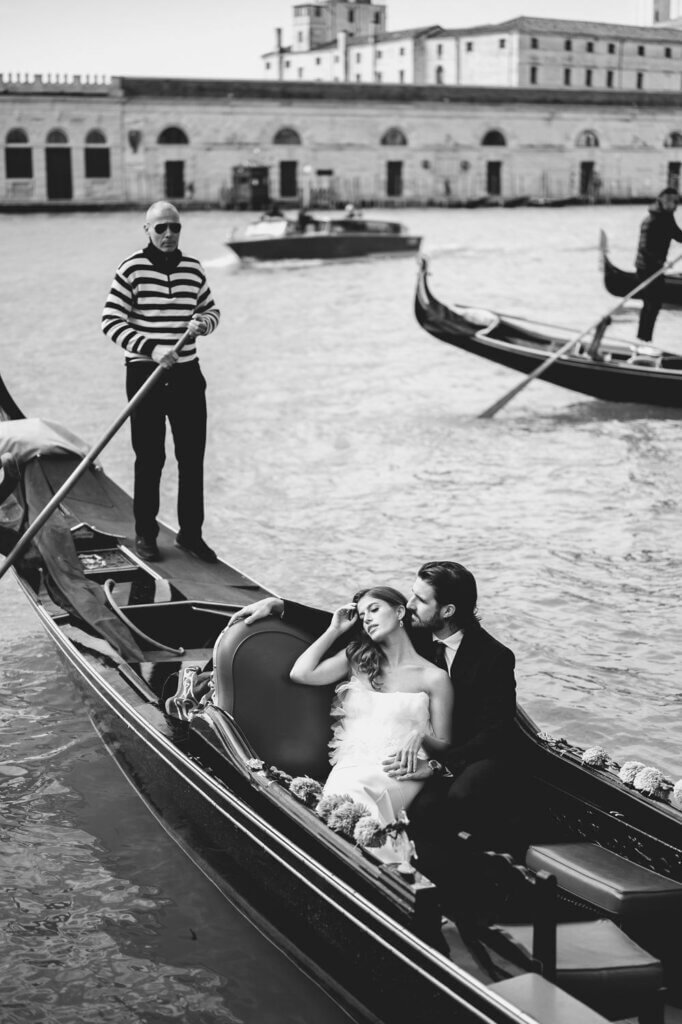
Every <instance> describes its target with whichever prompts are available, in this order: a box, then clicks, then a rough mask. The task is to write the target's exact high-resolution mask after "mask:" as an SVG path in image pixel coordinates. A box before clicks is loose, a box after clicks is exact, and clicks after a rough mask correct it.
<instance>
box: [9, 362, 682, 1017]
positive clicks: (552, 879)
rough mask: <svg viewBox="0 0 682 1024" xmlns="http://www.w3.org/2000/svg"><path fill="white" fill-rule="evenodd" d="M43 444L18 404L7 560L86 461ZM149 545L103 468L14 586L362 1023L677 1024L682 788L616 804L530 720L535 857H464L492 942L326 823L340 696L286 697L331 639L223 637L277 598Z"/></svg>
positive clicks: (247, 898)
mask: <svg viewBox="0 0 682 1024" xmlns="http://www.w3.org/2000/svg"><path fill="white" fill-rule="evenodd" d="M40 426H41V423H40V421H39V420H25V419H24V418H23V417H22V414H21V411H20V409H19V408H18V406H17V405H16V404H15V402H14V401H13V399H12V397H11V395H10V394H9V392H8V391H7V389H6V387H5V386H4V384H3V383H2V381H1V380H0V455H3V459H2V461H0V468H1V473H0V475H4V479H2V480H0V501H1V504H0V544H1V545H2V550H3V551H5V552H7V551H8V550H9V548H10V546H11V545H13V544H15V542H16V539H17V538H18V537H20V536H21V535H22V533H23V531H24V530H25V528H26V525H27V523H30V522H32V521H33V520H34V519H35V518H36V516H37V515H38V514H39V511H40V509H41V508H43V507H44V506H45V504H46V501H47V499H49V497H50V496H51V495H52V494H53V493H55V491H58V489H59V488H60V487H61V486H62V483H63V481H65V480H71V479H72V477H73V474H74V466H75V464H77V461H78V457H77V456H76V455H73V454H69V452H68V445H67V446H66V451H65V450H63V449H61V448H60V446H59V444H56V445H55V444H54V443H53V442H52V440H50V441H46V442H45V443H44V444H42V445H37V444H36V443H34V444H33V446H32V448H31V450H30V452H29V451H26V449H25V448H24V449H22V448H21V445H20V444H19V442H18V440H17V438H19V440H20V439H21V437H23V436H24V435H25V433H26V430H27V428H28V427H30V428H31V430H32V432H33V434H32V436H33V437H34V438H35V435H36V433H37V434H38V436H39V435H40ZM50 428H51V429H50V432H49V433H50V437H51V438H53V436H54V429H55V428H54V425H53V424H50ZM71 436H73V435H71ZM36 453H37V457H36ZM133 531H134V527H133V517H132V502H131V499H130V498H129V496H128V495H127V494H126V493H125V492H124V491H122V490H121V489H120V488H119V487H118V486H117V485H116V484H115V483H114V482H113V481H112V480H110V479H109V477H108V476H107V474H106V473H105V472H104V470H103V469H102V468H101V467H99V466H94V465H90V466H89V467H88V469H87V471H86V472H85V473H83V475H81V476H80V478H78V479H77V481H76V482H75V483H74V484H73V486H72V489H71V490H70V492H69V493H68V494H67V495H66V496H64V497H63V498H62V500H61V503H60V504H59V506H58V508H57V509H56V510H55V512H54V513H53V515H52V516H51V517H50V518H49V519H48V520H47V521H46V522H45V524H44V525H43V526H42V528H41V529H40V530H39V531H38V532H37V533H36V534H35V536H34V539H33V541H32V543H31V545H30V547H27V548H26V549H25V552H24V554H23V555H22V556H21V557H20V558H16V560H15V561H14V564H13V567H12V571H13V572H14V573H15V575H16V579H17V580H18V583H19V586H20V588H21V590H22V591H23V593H24V595H25V596H26V598H27V599H28V601H29V603H30V605H31V606H32V607H33V609H34V610H35V612H36V613H37V616H38V618H39V620H40V622H41V623H42V625H43V627H44V628H45V630H46V632H47V634H48V636H49V637H50V639H51V640H52V641H53V642H54V645H55V648H56V651H57V653H58V655H59V656H60V658H61V659H62V661H63V663H64V666H65V669H66V671H67V673H68V675H69V676H70V677H71V678H72V679H73V681H74V683H75V685H76V686H77V687H78V689H79V690H80V692H81V693H82V695H83V699H84V701H85V703H86V705H87V707H88V708H89V711H90V715H91V719H92V721H93V723H94V725H95V728H96V729H97V731H98V733H99V735H100V736H101V738H102V740H103V742H104V743H105V744H106V746H107V748H108V750H109V751H110V752H111V753H112V755H113V757H114V758H115V761H116V763H117V764H118V765H119V767H120V768H121V769H122V771H123V772H124V774H125V776H126V777H127V778H128V779H129V780H130V782H131V783H132V785H133V786H134V787H135V789H136V791H137V792H138V793H139V794H140V796H141V797H142V798H143V800H144V801H145V803H146V804H147V805H148V807H149V808H150V810H151V811H152V812H153V813H154V814H155V815H156V817H157V818H158V819H159V820H160V821H161V822H162V823H163V824H164V826H165V828H166V829H167V831H168V832H169V834H170V835H171V836H172V837H173V838H174V839H175V841H176V842H178V843H179V844H180V846H181V847H182V848H183V849H184V850H185V851H186V853H187V854H188V856H189V857H191V858H192V860H193V861H194V862H195V863H196V864H197V865H198V866H199V867H200V868H201V869H202V870H203V871H204V872H205V873H206V875H207V876H208V877H209V878H210V879H211V880H212V881H213V882H214V884H215V885H216V887H217V888H218V889H219V890H220V892H222V893H223V894H224V895H225V896H226V897H227V898H229V899H231V900H233V901H235V902H236V903H237V904H238V905H239V906H241V907H243V909H244V910H245V912H246V913H248V914H249V915H250V916H251V917H252V918H253V919H255V920H257V921H258V922H259V923H261V924H262V925H263V927H265V928H266V929H267V930H268V932H269V934H270V935H271V936H272V937H273V939H274V940H275V941H276V942H277V943H278V944H279V945H280V946H281V947H282V948H283V949H285V950H286V951H287V952H288V953H289V955H291V956H292V957H293V958H294V959H295V960H296V961H297V962H298V963H299V964H300V965H301V967H302V969H303V970H305V971H306V972H308V973H309V974H310V975H312V976H313V977H315V978H316V979H317V980H319V981H321V982H322V983H323V984H324V986H325V987H326V988H327V989H328V991H330V992H331V993H333V994H334V996H335V997H336V998H337V999H338V1000H339V1001H340V1002H341V1003H342V1004H343V1005H344V1006H345V1007H346V1008H347V1009H348V1011H349V1013H350V1015H351V1017H352V1019H354V1020H356V1021H370V1020H371V1021H374V1022H375V1024H377V1022H380V1021H383V1022H386V1024H402V1022H403V1021H405V1022H408V1021H409V1022H413V1021H419V1022H421V1021H425V1022H426V1021H428V1022H429V1024H451V1022H453V1021H457V1022H472V1024H473V1022H477V1024H481V1022H483V1024H530V1022H531V1021H532V1020H535V1021H540V1022H544V1024H550V1022H551V1024H557V1022H558V1021H559V1020H570V1021H571V1022H572V1024H598V1022H599V1021H603V1020H604V1017H603V1016H602V1013H606V1014H607V1015H608V1016H609V1017H610V1018H611V1019H615V1018H616V1016H620V1017H623V1016H629V1015H634V1014H639V1015H640V1017H641V1020H642V1021H645V1020H647V1019H648V1020H650V1021H659V1022H660V1021H661V1020H662V1017H661V1016H660V1014H661V1009H662V1005H663V1003H662V1000H663V998H664V993H665V992H666V991H668V995H667V996H665V998H667V999H668V1004H669V1005H668V1009H667V1012H672V1011H671V1005H672V1000H671V997H670V994H669V992H670V986H671V985H672V986H674V984H675V979H677V978H678V977H679V973H680V972H679V966H680V956H681V954H680V945H679V939H678V928H677V922H678V921H679V916H680V910H681V909H682V902H681V897H682V813H681V812H680V810H679V809H678V806H677V803H676V801H677V800H678V797H680V799H682V794H680V793H679V792H678V789H679V787H678V788H675V789H673V788H671V785H670V784H668V783H666V782H663V781H661V782H660V784H659V787H658V789H657V791H656V793H655V794H654V793H653V792H652V794H651V795H647V794H646V793H644V792H643V791H642V790H641V788H640V789H638V788H637V787H636V785H634V786H633V785H628V784H627V783H626V782H624V781H622V780H621V778H620V777H619V775H618V773H617V772H616V770H615V768H616V767H617V766H615V767H614V765H613V764H610V763H608V764H607V763H605V762H599V761H598V760H595V759H594V757H593V758H592V761H591V762H590V761H588V760H587V758H586V754H585V752H584V751H581V750H580V749H579V748H575V747H573V746H571V745H570V744H568V743H566V742H565V741H563V740H561V739H560V738H556V737H551V736H547V735H545V734H542V733H539V732H538V730H537V728H536V727H535V726H534V724H533V723H532V721H531V720H530V719H529V718H528V716H526V715H525V714H524V713H523V711H522V710H519V712H518V720H517V723H516V739H515V743H516V759H517V761H518V764H520V765H521V764H522V765H523V766H524V772H525V775H524V779H525V781H524V783H523V793H519V805H520V806H521V805H522V806H523V808H524V812H523V815H522V817H524V819H525V820H526V821H527V826H526V827H527V831H528V835H527V839H526V840H524V842H523V844H522V848H521V847H519V849H518V850H516V851H515V852H514V854H513V855H509V854H504V853H503V851H504V849H505V847H504V845H502V846H501V848H500V850H499V851H498V852H497V853H491V852H489V851H486V850H484V849H483V847H482V846H480V844H479V842H478V840H477V837H476V836H473V837H469V836H467V835H465V834H464V833H463V834H462V835H461V836H460V837H459V847H460V848H461V860H460V861H459V862H458V863H459V867H458V875H457V879H459V885H460V889H461V891H462V892H463V893H464V892H469V893H470V892H471V891H477V892H478V893H479V894H480V897H481V901H483V902H484V901H485V900H486V899H487V898H488V896H491V894H493V893H495V894H498V893H499V894H500V895H501V903H500V906H499V908H498V909H497V910H496V911H495V914H494V916H493V917H492V919H491V920H489V919H488V918H487V917H486V916H484V918H482V919H481V920H480V921H479V919H478V914H477V913H476V914H472V913H471V912H467V913H464V912H463V911H462V907H461V906H460V905H459V904H458V903H457V901H456V900H455V902H454V903H453V902H452V899H453V897H452V895H450V896H449V897H448V900H449V901H450V903H449V905H448V902H447V901H445V900H444V899H443V893H442V890H441V889H439V887H437V886H434V884H433V883H432V882H431V881H430V880H429V878H428V877H426V876H425V875H423V874H421V873H420V871H419V862H418V861H417V863H416V865H415V863H414V859H413V858H412V857H411V855H410V849H409V841H408V839H407V837H406V836H405V834H404V833H403V834H402V836H400V835H399V836H398V838H397V840H396V841H397V842H398V843H401V842H402V844H403V857H402V863H399V864H386V863H382V862H381V861H380V860H378V859H377V858H376V857H375V856H374V855H373V853H372V848H371V847H370V846H364V845H358V844H357V843H356V842H354V841H353V840H352V839H350V838H348V837H347V835H345V834H343V832H341V833H340V832H338V831H336V830H335V828H334V827H333V826H332V824H331V818H330V819H329V822H328V823H327V822H325V821H324V820H323V819H322V818H321V817H320V814H318V813H317V811H316V809H315V808H316V804H315V801H316V796H315V790H316V786H317V788H318V789H319V782H320V781H321V780H323V778H324V775H325V773H326V771H327V770H328V762H327V742H328V739H329V721H330V719H329V712H330V703H331V699H332V695H331V693H330V692H328V688H324V687H323V688H317V687H301V686H296V685H295V684H293V683H291V682H290V681H289V678H288V671H289V667H290V666H291V664H292V662H293V660H294V659H295V658H296V657H297V656H298V654H299V653H300V651H301V650H302V649H303V647H304V646H305V645H307V644H308V643H309V642H310V640H311V638H312V635H313V633H311V632H308V631H305V630H302V629H300V628H296V627H294V626H292V625H290V624H288V622H287V618H286V616H285V617H284V619H280V618H268V619H264V620H261V621H260V622H258V623H256V624H255V625H252V626H250V627H247V626H244V625H243V624H241V623H237V624H235V625H234V626H232V627H231V628H226V627H227V624H228V623H229V621H230V618H231V616H232V615H233V614H234V612H235V610H236V609H238V608H241V607H243V606H244V605H245V604H247V603H251V602H252V601H254V600H255V599H257V598H259V597H263V596H267V595H269V594H270V593H271V592H270V591H269V590H268V589H267V588H266V587H264V586H262V585H260V584H259V583H257V582H256V581H254V580H253V579H251V578H250V577H248V576H247V575H245V574H244V573H242V572H240V571H238V570H237V569H235V568H234V567H232V566H230V565H228V564H226V563H225V562H222V561H219V562H218V563H217V564H215V565H208V564H205V563H203V562H199V561H198V560H196V559H194V558H192V557H191V556H190V555H189V554H188V553H187V552H184V551H182V550H180V549H178V548H175V547H173V545H172V536H173V535H172V533H171V531H170V530H169V529H167V528H166V527H163V528H162V531H161V535H160V537H159V546H160V548H161V549H162V552H163V554H164V558H163V560H162V561H160V562H155V563H153V564H146V563H145V562H144V561H143V560H142V559H141V558H139V557H138V556H137V554H136V553H135V549H134V532H133ZM15 547H16V545H15ZM312 613H313V614H314V615H317V616H318V617H319V616H321V617H322V619H323V620H324V619H325V615H326V613H324V612H321V611H319V610H314V609H313V610H312ZM635 783H636V780H635ZM666 787H667V788H666ZM500 812H501V813H502V808H500ZM121 827H122V828H125V823H122V825H121ZM406 842H407V843H408V845H407V847H405V843H406ZM405 849H407V853H406V852H405ZM524 857H525V861H526V864H525V866H524V864H523V863H522V859H523V858H524ZM514 858H516V859H514ZM614 865H615V869H617V870H615V869H614ZM491 870H492V871H493V876H491V880H490V885H489V884H488V878H489V876H488V872H489V871H491ZM614 870H615V875H614ZM498 871H499V872H500V874H499V877H498ZM507 871H510V872H511V873H512V875H513V884H512V883H511V880H510V881H509V882H508V880H507V879H506V872H507ZM503 876H504V877H503ZM556 880H558V882H559V885H560V892H561V893H564V894H565V896H566V900H565V906H564V909H558V907H559V904H558V903H557V900H556ZM475 881H476V884H477V885H478V889H477V890H473V889H472V887H473V885H474V882H475ZM517 881H518V882H519V884H520V885H521V890H519V893H518V898H519V900H520V901H521V902H520V903H519V907H521V906H523V907H525V905H526V904H525V899H522V897H523V896H525V895H531V896H532V900H531V901H530V903H529V906H530V907H531V910H529V913H530V915H531V916H530V918H529V920H530V921H531V924H532V930H533V935H534V936H535V944H534V945H533V942H531V945H530V946H529V947H528V949H527V950H526V953H527V955H526V953H522V947H523V943H524V940H523V938H522V937H520V936H519V933H516V938H514V933H513V931H512V929H513V927H514V924H513V916H512V915H510V912H509V911H510V906H511V904H510V903H509V900H508V898H507V897H508V894H509V893H511V894H512V895H513V894H514V893H515V892H516V889H515V886H516V883H517ZM539 896H541V899H539V898H538V897H539ZM515 898H516V897H515ZM491 899H492V896H491ZM465 902H467V905H468V906H469V905H473V904H470V901H465ZM483 902H481V903H480V904H479V902H478V901H476V902H475V907H476V910H477V911H478V909H480V907H481V906H482V905H483ZM463 905H464V904H462V906H463ZM562 906H563V904H562ZM519 913H521V910H519ZM510 920H511V922H512V923H510ZM523 920H525V918H523V919H522V924H523ZM566 928H569V929H570V928H577V929H582V930H583V931H582V933H581V934H582V935H583V937H582V938H581V939H580V943H581V948H582V945H584V944H585V943H587V944H588V948H590V947H589V943H590V942H592V943H595V942H596V943H597V945H598V948H599V955H598V956H597V954H596V953H594V954H593V953H592V952H591V951H590V958H592V957H594V963H592V962H591V961H590V963H588V964H587V965H586V966H585V968H584V973H585V974H586V975H587V978H584V977H582V975H581V976H579V977H578V978H577V979H576V978H575V977H573V976H566V977H565V976H564V975H562V973H561V971H562V965H561V962H560V961H561V957H562V956H563V955H564V953H563V951H562V947H561V942H562V940H561V935H562V934H564V930H565V929H566ZM505 929H506V931H507V935H506V938H505ZM557 936H559V946H558V949H559V952H558V953H557V947H556V940H557ZM507 939H509V940H510V941H509V942H507V945H506V946H505V942H506V941H507ZM525 941H526V946H527V945H528V942H527V940H525ZM507 947H509V948H507ZM514 951H516V952H514ZM512 954H513V956H512ZM517 955H518V957H517ZM619 957H620V960H621V961H622V960H623V959H624V962H619ZM570 973H571V972H570V971H569V975H570ZM666 985H667V989H666ZM588 1004H589V1005H588ZM562 1014H563V1016H562ZM647 1015H648V1016H647ZM671 1022H672V1017H670V1016H669V1017H668V1024H671Z"/></svg>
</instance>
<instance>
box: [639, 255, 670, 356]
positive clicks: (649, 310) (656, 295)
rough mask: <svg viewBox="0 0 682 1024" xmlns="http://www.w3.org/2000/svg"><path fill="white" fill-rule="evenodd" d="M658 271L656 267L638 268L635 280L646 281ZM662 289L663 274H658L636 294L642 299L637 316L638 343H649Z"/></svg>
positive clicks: (659, 308) (658, 309)
mask: <svg viewBox="0 0 682 1024" xmlns="http://www.w3.org/2000/svg"><path fill="white" fill-rule="evenodd" d="M658 269H659V268H658V267H643V268H641V269H640V268H639V267H638V268H637V280H638V281H646V279H647V277H651V275H652V274H654V273H655V272H656V271H657V270H658ZM664 287H665V285H664V282H663V274H660V275H659V276H658V277H657V278H656V279H655V280H654V281H652V282H651V284H648V285H647V286H646V288H644V289H643V290H642V291H641V292H639V293H638V296H639V298H641V299H642V309H641V312H640V314H639V327H638V329H637V337H638V338H639V340H640V341H647V342H649V341H651V338H652V336H653V333H654V324H655V323H656V318H657V317H658V314H659V313H660V311H661V306H662V305H663V289H664Z"/></svg>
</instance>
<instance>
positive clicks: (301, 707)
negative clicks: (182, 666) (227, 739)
mask: <svg viewBox="0 0 682 1024" xmlns="http://www.w3.org/2000/svg"><path fill="white" fill-rule="evenodd" d="M313 639H314V637H313V636H311V635H309V634H307V633H305V632H304V631H303V630H300V629H296V628H295V627H293V626H290V625H289V624H288V623H286V622H282V621H281V620H280V619H275V618H268V619H262V620H261V621H259V622H256V623H254V625H252V626H245V625H244V624H243V623H241V622H240V623H237V624H236V625H234V626H232V627H231V628H229V629H225V630H223V632H222V633H221V634H220V636H219V637H218V639H217V641H216V644H215V649H214V666H215V672H214V685H215V697H214V701H215V703H216V704H217V705H218V707H221V708H223V709H224V710H225V711H227V712H229V713H230V714H231V715H232V716H233V717H234V719H235V721H236V722H237V723H238V725H239V727H240V728H241V729H242V731H243V732H244V734H245V736H246V737H247V739H248V740H249V742H250V743H251V745H252V746H253V748H254V750H255V751H256V753H257V754H258V757H260V758H261V759H262V760H263V761H265V763H266V764H267V765H271V766H274V767H277V768H281V769H282V770H283V771H286V772H289V774H291V775H294V776H296V775H310V776H312V777H313V778H316V779H319V780H323V779H325V778H326V776H327V774H328V773H329V750H328V746H327V744H328V742H329V739H330V735H331V720H330V709H331V702H332V699H333V696H334V687H333V686H302V685H301V684H299V683H292V682H291V680H290V679H289V672H290V670H291V666H292V665H293V664H294V662H295V661H296V659H297V658H298V656H299V654H301V653H302V651H304V650H305V648H306V647H308V646H309V645H310V644H311V643H312V641H313Z"/></svg>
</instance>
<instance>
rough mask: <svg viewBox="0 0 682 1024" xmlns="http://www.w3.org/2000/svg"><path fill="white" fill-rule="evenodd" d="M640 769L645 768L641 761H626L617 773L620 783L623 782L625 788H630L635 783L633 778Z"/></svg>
mask: <svg viewBox="0 0 682 1024" xmlns="http://www.w3.org/2000/svg"><path fill="white" fill-rule="evenodd" d="M642 768H646V765H645V764H643V763H642V762H641V761H626V762H625V764H624V765H623V767H622V768H621V770H620V771H619V772H618V775H619V777H620V781H621V782H624V783H625V784H626V785H627V786H631V785H632V784H633V782H634V781H635V776H636V775H637V774H638V773H639V772H641V770H642Z"/></svg>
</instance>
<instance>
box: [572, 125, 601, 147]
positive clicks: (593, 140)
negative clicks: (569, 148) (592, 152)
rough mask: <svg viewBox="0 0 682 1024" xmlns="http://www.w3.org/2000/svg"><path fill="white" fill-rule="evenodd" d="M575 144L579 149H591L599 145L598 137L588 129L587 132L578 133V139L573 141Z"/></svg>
mask: <svg viewBox="0 0 682 1024" xmlns="http://www.w3.org/2000/svg"><path fill="white" fill-rule="evenodd" d="M575 144H576V146H579V147H580V148H581V149H593V148H595V147H596V146H598V145H599V136H598V135H597V133H596V132H593V131H592V130H590V129H588V130H587V131H584V132H581V133H580V135H579V136H578V138H577V139H576V140H575Z"/></svg>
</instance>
